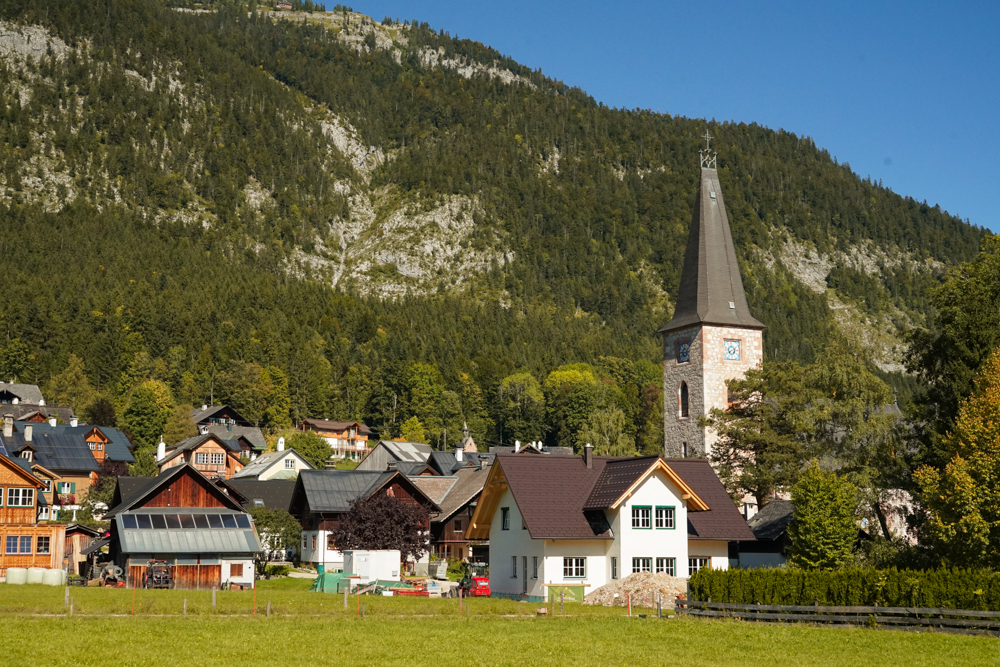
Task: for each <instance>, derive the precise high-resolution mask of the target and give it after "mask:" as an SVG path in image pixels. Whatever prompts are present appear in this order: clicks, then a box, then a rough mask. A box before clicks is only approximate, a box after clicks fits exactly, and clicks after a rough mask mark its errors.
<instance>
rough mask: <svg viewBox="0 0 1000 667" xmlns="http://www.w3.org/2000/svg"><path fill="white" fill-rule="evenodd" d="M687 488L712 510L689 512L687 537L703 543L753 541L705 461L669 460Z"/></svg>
mask: <svg viewBox="0 0 1000 667" xmlns="http://www.w3.org/2000/svg"><path fill="white" fill-rule="evenodd" d="M666 463H667V465H669V466H670V467H671V468H673V469H674V470H675V471H676V472H677V474H678V475H680V476H681V477H682V478H683V479H684V481H686V482H687V483H688V485H689V486H690V487H691V488H692V489H694V490H695V492H697V494H698V496H699V497H701V499H702V500H704V501H705V502H706V503H707V504H708V506H709V507H710V508H711V509H710V510H708V511H707V512H688V515H687V516H688V537H689V538H690V539H702V540H728V541H732V542H737V541H739V542H743V541H753V540H754V539H755V538H754V536H753V531H751V530H750V526H748V525H747V522H746V519H744V518H743V515H742V514H740V511H739V509H738V508H737V507H736V504H735V503H733V499H732V498H730V497H729V493H728V492H727V491H726V487H724V486H722V482H721V481H720V480H719V476H718V475H716V474H715V471H714V470H712V466H711V464H710V463H709V462H708V461H707V460H706V459H666Z"/></svg>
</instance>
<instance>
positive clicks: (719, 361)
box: [660, 132, 764, 457]
mask: <svg viewBox="0 0 1000 667" xmlns="http://www.w3.org/2000/svg"><path fill="white" fill-rule="evenodd" d="M711 139H712V137H711V136H709V134H708V133H707V132H706V133H705V140H706V148H705V150H703V151H700V155H701V184H700V185H699V187H698V195H697V196H696V197H695V200H694V215H693V216H692V219H691V231H690V232H689V235H688V244H687V249H686V251H685V253H684V270H683V272H682V273H681V283H680V289H679V290H678V292H677V307H676V308H675V310H674V316H673V318H672V319H671V320H670V322H668V323H667V325H666V326H664V327H663V328H662V329H660V333H661V334H663V412H664V415H663V417H664V429H663V430H664V450H665V453H666V455H667V456H668V457H688V456H705V455H707V454H708V452H709V451H710V449H711V447H712V444H713V442H714V439H715V437H714V435H713V434H712V433H710V432H708V429H704V428H701V427H700V426H699V425H698V417H700V416H702V415H707V414H708V412H709V411H710V410H711V409H712V408H725V407H727V405H728V404H729V395H728V390H727V389H726V380H728V379H730V378H735V377H742V376H743V374H744V373H745V372H746V371H747V370H749V369H750V368H754V367H755V366H759V365H760V363H761V360H762V359H763V330H764V325H763V324H761V323H760V322H758V321H757V320H756V319H754V317H753V316H752V315H751V314H750V309H749V307H748V306H747V297H746V294H745V293H744V292H743V279H742V278H741V277H740V268H739V265H738V264H737V263H736V251H735V248H733V236H732V233H731V232H730V231H729V219H728V218H727V217H726V206H725V203H724V202H723V199H722V188H721V187H720V186H719V172H718V171H717V170H716V153H715V152H714V151H711V149H710V148H708V143H709V142H710V141H711Z"/></svg>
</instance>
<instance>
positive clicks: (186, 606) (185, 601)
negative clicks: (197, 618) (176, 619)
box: [184, 598, 188, 616]
mask: <svg viewBox="0 0 1000 667" xmlns="http://www.w3.org/2000/svg"><path fill="white" fill-rule="evenodd" d="M184 615H185V616H187V615H188V601H187V598H184Z"/></svg>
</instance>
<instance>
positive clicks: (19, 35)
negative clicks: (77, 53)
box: [0, 21, 71, 62]
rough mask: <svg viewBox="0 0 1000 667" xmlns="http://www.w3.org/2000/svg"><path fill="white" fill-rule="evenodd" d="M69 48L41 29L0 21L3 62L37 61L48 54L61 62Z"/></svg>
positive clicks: (0, 56)
mask: <svg viewBox="0 0 1000 667" xmlns="http://www.w3.org/2000/svg"><path fill="white" fill-rule="evenodd" d="M70 48H71V47H70V46H69V44H67V43H66V42H64V41H62V40H61V39H59V38H58V37H56V36H54V35H52V34H51V33H49V32H48V31H47V30H45V29H44V28H42V27H39V26H23V25H16V24H14V23H8V22H6V21H0V58H3V59H5V60H17V61H21V62H23V61H24V60H25V59H26V58H29V57H31V58H34V59H35V60H38V59H39V58H41V57H43V56H46V55H48V54H49V53H51V54H52V55H54V56H55V57H56V58H58V59H60V60H61V59H62V58H63V57H65V55H66V54H67V53H68V52H69V50H70Z"/></svg>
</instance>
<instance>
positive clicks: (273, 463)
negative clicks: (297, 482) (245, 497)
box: [232, 442, 314, 481]
mask: <svg viewBox="0 0 1000 667" xmlns="http://www.w3.org/2000/svg"><path fill="white" fill-rule="evenodd" d="M303 470H314V468H313V467H312V465H311V464H310V463H309V462H308V461H306V460H305V459H304V458H302V455H301V454H299V453H298V452H296V451H295V450H294V449H285V444H284V442H279V443H278V451H276V452H265V453H264V454H261V455H260V456H258V457H257V458H255V459H254V460H253V461H251V462H250V463H249V464H248V465H247V466H246V467H244V468H243V469H242V470H240V471H238V472H237V473H236V474H234V475H233V476H232V479H258V480H261V481H264V480H269V479H287V480H294V479H295V478H296V477H298V476H299V473H300V472H302V471H303Z"/></svg>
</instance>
